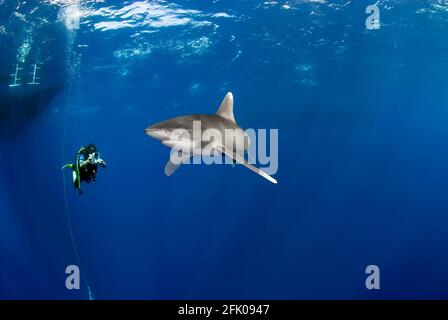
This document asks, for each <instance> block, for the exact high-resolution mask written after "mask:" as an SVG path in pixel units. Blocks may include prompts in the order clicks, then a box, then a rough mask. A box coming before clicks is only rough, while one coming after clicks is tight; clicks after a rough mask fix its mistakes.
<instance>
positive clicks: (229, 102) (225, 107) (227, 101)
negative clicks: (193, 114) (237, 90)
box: [216, 92, 236, 123]
mask: <svg viewBox="0 0 448 320" xmlns="http://www.w3.org/2000/svg"><path fill="white" fill-rule="evenodd" d="M216 114H217V115H218V116H221V117H223V118H226V119H228V120H230V121H233V122H235V123H236V121H235V116H234V115H233V94H232V92H227V94H226V96H225V97H224V100H222V102H221V106H220V107H219V109H218V111H217V112H216Z"/></svg>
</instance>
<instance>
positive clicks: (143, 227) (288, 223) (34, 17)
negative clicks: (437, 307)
mask: <svg viewBox="0 0 448 320" xmlns="http://www.w3.org/2000/svg"><path fill="white" fill-rule="evenodd" d="M50 2H51V1H48V2H47V1H46V2H44V3H40V4H39V5H37V4H36V3H38V2H37V1H36V2H34V3H33V1H28V2H27V3H25V4H23V3H22V2H20V1H17V2H15V1H7V3H5V2H4V1H3V3H2V1H0V9H1V8H3V9H4V10H3V11H2V15H1V16H0V17H1V19H0V26H1V25H3V26H4V27H5V31H6V32H5V33H3V34H1V33H0V45H1V51H2V55H1V57H2V61H1V69H0V70H1V72H2V78H1V79H3V80H4V81H1V82H0V85H1V88H0V89H1V91H0V93H1V94H0V96H1V99H2V100H1V101H0V103H1V105H0V107H1V109H0V110H7V111H8V112H6V113H5V112H3V116H2V117H0V125H1V127H0V146H1V157H0V177H1V179H0V232H1V233H0V236H1V237H0V240H1V241H0V297H1V298H39V299H42V298H43V299H46V298H51V299H55V298H70V299H72V298H73V299H86V298H88V294H87V291H86V286H85V282H83V283H82V288H81V289H82V290H80V291H68V290H66V289H65V286H64V283H65V276H66V275H65V273H64V271H65V267H66V266H67V265H69V264H77V263H78V262H77V261H76V258H75V254H74V250H73V247H72V244H71V240H70V234H69V230H68V225H67V219H66V213H67V212H66V211H65V206H64V184H63V179H62V174H61V170H60V166H61V165H62V164H64V163H66V162H69V161H71V160H72V158H73V156H74V153H75V152H76V150H77V149H78V148H79V146H81V145H83V144H86V143H89V142H94V143H95V144H96V145H97V146H98V147H99V149H100V151H101V153H102V156H103V158H104V159H105V160H106V161H107V162H108V164H109V166H108V168H107V169H105V170H101V171H100V172H99V175H98V180H97V184H96V185H95V186H85V187H84V189H85V193H84V194H83V195H82V196H78V195H77V194H75V193H74V192H72V189H71V185H70V182H69V180H70V175H69V172H68V171H67V172H65V173H64V174H66V181H65V183H66V185H65V186H66V188H67V195H68V214H69V215H70V216H71V222H72V226H73V233H74V238H75V242H76V244H77V247H78V252H79V255H80V257H81V262H82V277H83V280H85V276H87V277H88V281H89V283H90V287H91V289H92V292H93V295H94V297H95V298H96V299H107V298H126V299H127V298H144V299H157V298H170V299H171V298H182V299H188V298H211V299H215V298H224V299H230V298H232V299H239V298H251V299H281V298H283V299H295V298H307V299H309V298H324V299H329V298H337V299H341V298H361V299H364V298H447V297H448V290H447V289H448V275H447V273H446V270H447V266H448V251H447V243H448V233H447V223H448V218H447V213H448V212H447V211H448V210H447V208H448V197H447V196H446V185H447V182H448V166H447V165H448V149H447V147H446V143H447V141H448V140H447V139H448V126H447V119H448V108H447V107H448V94H447V92H448V91H447V84H448V72H447V71H448V61H447V52H448V37H447V27H448V22H447V21H448V20H447V19H448V4H446V3H445V2H444V1H379V7H380V10H381V22H382V28H381V29H380V30H373V31H369V30H366V28H365V25H364V21H365V19H366V17H367V15H366V14H365V13H364V11H365V8H366V6H367V5H368V4H372V3H370V2H367V1H348V0H347V1H288V2H279V3H271V4H269V3H263V2H258V1H238V2H237V3H236V2H235V1H214V2H213V3H212V2H211V1H199V0H195V1H179V2H176V4H173V3H163V2H161V3H157V2H144V1H142V2H141V3H140V5H141V7H144V6H145V5H146V4H148V3H149V4H153V5H154V4H159V5H160V6H162V7H163V8H165V9H166V10H168V11H167V12H164V13H162V14H160V15H159V16H158V18H159V19H160V16H166V15H171V17H172V15H175V16H176V15H178V16H187V17H188V18H190V19H191V20H190V22H188V23H186V24H181V25H171V26H165V27H157V26H156V25H152V26H151V25H148V24H145V21H146V22H147V20H145V19H147V16H145V15H144V14H143V15H135V16H132V17H127V18H126V17H123V16H120V14H121V15H122V14H123V13H122V12H121V13H120V14H118V13H117V12H116V11H112V10H120V8H123V7H126V6H129V5H131V4H132V1H126V2H120V1H115V2H114V1H106V2H105V3H95V2H94V1H83V2H82V5H81V8H82V16H81V25H80V29H79V30H74V31H73V30H72V31H68V30H66V29H65V27H64V24H63V22H62V21H61V20H63V18H61V17H60V14H59V19H58V11H59V10H60V8H61V3H62V2H63V1H55V2H56V4H55V3H50ZM285 4H287V6H286V7H284V5H285ZM17 5H19V6H18V7H17ZM36 7H38V10H37V11H34V12H33V9H34V8H36ZM101 8H103V9H104V8H107V9H109V10H111V11H110V12H116V13H117V15H115V16H113V15H109V16H107V14H105V15H101V13H102V12H103V13H104V12H106V11H101ZM153 9H154V8H152V9H151V10H153ZM177 9H185V10H198V12H189V13H187V14H183V13H182V12H180V11H176V12H174V13H173V12H172V11H169V10H177ZM98 10H100V11H98ZM14 12H21V13H22V14H24V16H25V20H20V19H18V18H17V16H16V15H15V14H14ZM222 12H225V13H227V14H228V15H229V16H228V17H219V16H213V14H216V13H222ZM154 14H155V15H156V16H157V13H154ZM42 18H46V19H47V21H46V22H45V21H42ZM123 20H131V21H132V20H133V21H134V22H135V25H134V27H124V26H122V27H120V28H117V29H114V30H104V29H102V28H101V27H99V26H98V25H96V24H97V23H100V22H102V21H109V22H110V21H115V22H117V23H118V22H120V23H122V22H123ZM162 20H163V19H162ZM192 21H193V22H192ZM194 21H208V22H209V23H210V24H196V25H195V24H194ZM0 31H1V30H0ZM145 31H150V32H148V33H145ZM137 33H139V34H137ZM24 35H25V36H24ZM26 35H29V36H30V37H31V38H32V39H33V40H32V42H31V45H32V47H33V48H36V47H38V48H39V50H37V53H36V52H34V51H31V53H30V54H29V56H28V58H27V63H31V61H33V59H37V60H39V61H42V86H41V87H42V88H46V87H51V88H59V86H60V89H58V91H57V93H56V94H52V95H50V98H51V99H50V100H51V102H49V103H45V104H44V105H42V104H40V105H39V108H38V109H37V110H38V112H32V115H31V116H30V113H29V112H26V111H24V110H28V109H29V108H30V104H32V101H28V100H26V99H23V98H22V99H21V98H20V96H21V93H20V90H21V89H20V88H19V89H14V90H15V91H13V90H12V89H10V88H8V86H7V84H8V81H9V77H8V74H9V73H10V72H12V69H13V67H14V66H13V64H14V63H16V55H17V50H18V48H19V47H20V45H21V44H22V43H23V41H25V40H23V39H26ZM43 39H56V40H52V41H49V42H45V43H44V44H42V41H43ZM29 41H30V40H29ZM49 70H52V71H51V72H50V71H49ZM55 70H59V71H61V70H62V71H63V72H64V74H65V77H64V79H63V80H58V79H59V78H58V77H56V76H55V74H56V73H55V72H56V71H55ZM22 90H23V89H22ZM227 91H232V92H233V94H234V96H235V117H236V119H237V121H238V122H239V124H240V125H241V126H242V127H244V128H268V129H269V128H278V129H279V171H278V173H277V174H276V175H275V177H276V178H277V179H278V181H279V184H278V185H273V184H270V183H268V182H267V181H265V180H264V179H262V178H260V177H259V176H257V175H255V174H253V173H252V172H250V171H248V170H247V169H244V168H242V167H241V166H237V167H235V168H232V167H231V166H229V165H227V166H218V165H215V166H206V165H201V166H185V167H182V168H181V169H180V170H179V171H178V172H177V173H176V174H175V175H173V176H172V177H166V176H165V175H164V173H163V168H164V165H165V162H166V161H167V159H168V156H169V150H168V149H166V148H165V147H163V146H162V145H161V144H159V143H157V142H156V141H155V140H152V139H150V138H149V137H147V136H145V134H144V128H146V127H147V126H148V125H150V124H153V123H155V122H158V121H160V120H163V119H167V118H171V117H174V116H178V115H183V114H190V113H214V112H215V111H216V110H217V108H218V106H219V103H220V102H221V100H222V98H223V96H224V94H225V93H226V92H227ZM23 94H25V93H23ZM44 94H46V95H48V92H46V93H42V95H44ZM33 110H34V109H33ZM1 114H2V113H1V112H0V115H1ZM5 114H6V115H5ZM65 116H66V118H65ZM65 120H66V121H65ZM64 132H65V134H64ZM64 145H65V149H64ZM370 264H375V265H378V266H379V267H380V269H381V290H378V291H368V290H366V289H365V286H364V281H365V277H366V275H365V273H364V270H365V268H366V266H367V265H370Z"/></svg>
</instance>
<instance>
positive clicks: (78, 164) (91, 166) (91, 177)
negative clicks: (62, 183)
mask: <svg viewBox="0 0 448 320" xmlns="http://www.w3.org/2000/svg"><path fill="white" fill-rule="evenodd" d="M98 166H101V167H103V168H106V162H105V161H104V160H103V159H101V158H100V154H99V153H98V152H97V151H96V147H95V145H94V144H92V143H90V144H88V145H87V146H85V147H81V149H79V151H78V153H77V154H76V158H75V163H68V164H66V165H65V166H63V167H62V168H61V169H65V168H70V169H71V170H72V175H73V186H74V187H75V190H78V193H79V194H81V193H82V190H81V182H87V183H95V182H96V174H97V172H98Z"/></svg>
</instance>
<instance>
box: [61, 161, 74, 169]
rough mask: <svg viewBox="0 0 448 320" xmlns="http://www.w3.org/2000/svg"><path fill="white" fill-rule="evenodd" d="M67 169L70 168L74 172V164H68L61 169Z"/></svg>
mask: <svg viewBox="0 0 448 320" xmlns="http://www.w3.org/2000/svg"><path fill="white" fill-rule="evenodd" d="M65 168H70V169H72V170H73V163H67V164H66V165H65V166H63V167H62V168H61V170H64V169H65Z"/></svg>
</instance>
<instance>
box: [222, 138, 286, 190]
mask: <svg viewBox="0 0 448 320" xmlns="http://www.w3.org/2000/svg"><path fill="white" fill-rule="evenodd" d="M213 147H214V148H215V149H216V150H218V151H219V152H221V153H223V154H225V155H226V156H228V157H229V158H231V159H233V160H235V161H236V162H238V163H240V164H242V165H243V166H245V167H246V168H248V169H250V170H252V171H253V172H256V173H258V174H259V175H260V176H262V177H263V178H265V179H267V180H269V181H270V182H272V183H275V184H276V183H277V180H275V179H274V178H273V177H271V176H270V175H268V174H267V173H266V172H264V171H263V170H261V169H260V168H257V167H255V166H254V165H252V164H250V163H249V162H247V161H246V159H244V157H242V156H241V155H239V154H238V153H235V152H233V151H232V150H229V149H228V148H227V147H226V146H223V145H214V146H213Z"/></svg>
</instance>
